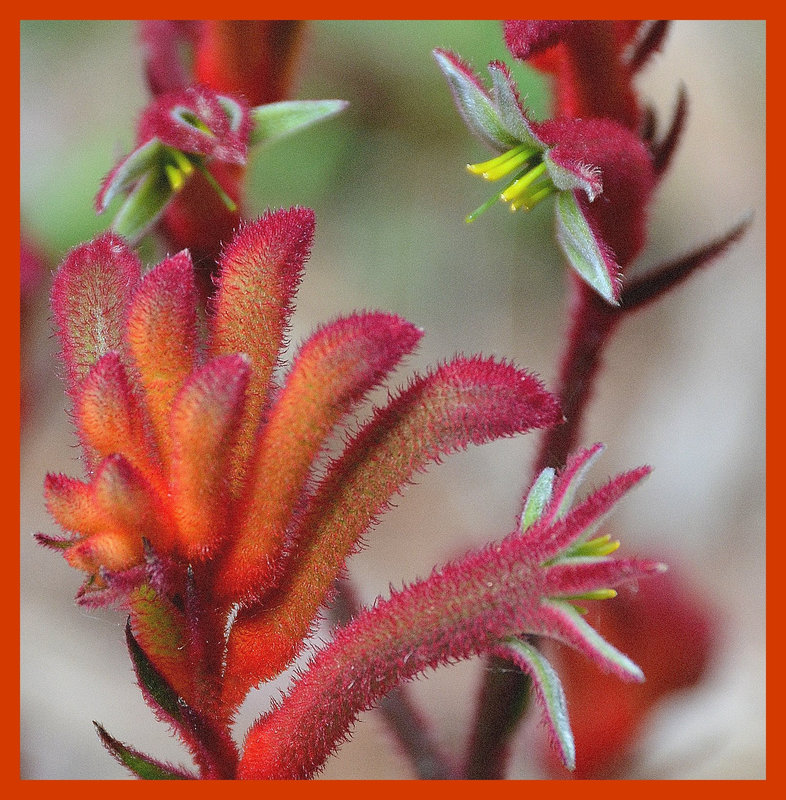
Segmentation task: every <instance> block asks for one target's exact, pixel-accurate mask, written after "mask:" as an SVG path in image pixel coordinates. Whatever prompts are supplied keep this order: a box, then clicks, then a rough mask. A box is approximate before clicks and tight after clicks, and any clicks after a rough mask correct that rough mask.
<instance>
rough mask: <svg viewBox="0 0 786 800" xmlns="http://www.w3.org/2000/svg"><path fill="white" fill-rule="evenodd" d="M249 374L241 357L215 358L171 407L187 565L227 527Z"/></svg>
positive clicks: (175, 497) (173, 487)
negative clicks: (231, 477)
mask: <svg viewBox="0 0 786 800" xmlns="http://www.w3.org/2000/svg"><path fill="white" fill-rule="evenodd" d="M249 371H250V368H249V363H248V358H247V357H246V356H244V355H231V356H223V357H219V358H214V359H212V360H211V361H209V362H208V363H207V364H206V365H205V366H204V367H202V368H201V369H199V370H198V371H197V372H196V373H194V375H193V376H192V377H191V378H190V379H189V380H188V382H187V383H186V385H185V386H184V387H183V389H182V391H181V392H180V393H179V394H178V396H177V397H176V398H175V402H174V403H173V407H172V416H171V439H172V464H171V470H170V492H171V497H172V507H173V509H174V510H175V514H176V516H177V525H178V533H179V541H180V545H179V546H180V548H181V549H182V551H183V554H184V555H185V556H186V557H187V558H188V559H189V560H191V559H200V558H204V557H206V556H207V555H208V554H209V552H210V551H211V550H212V549H213V548H214V547H215V546H216V545H217V544H218V543H219V541H220V540H221V538H222V536H223V533H224V531H225V530H226V527H227V525H228V523H229V522H230V518H229V516H230V515H229V514H228V511H227V503H228V499H229V498H228V481H227V473H228V468H229V463H230V459H231V456H232V446H233V444H234V440H235V435H236V432H237V429H238V426H239V423H240V420H241V417H242V412H243V402H244V399H245V390H246V385H247V383H248V375H249Z"/></svg>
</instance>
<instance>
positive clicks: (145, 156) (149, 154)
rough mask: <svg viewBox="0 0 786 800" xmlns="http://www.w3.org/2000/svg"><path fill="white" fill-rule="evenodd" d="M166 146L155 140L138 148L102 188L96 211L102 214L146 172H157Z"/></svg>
mask: <svg viewBox="0 0 786 800" xmlns="http://www.w3.org/2000/svg"><path fill="white" fill-rule="evenodd" d="M164 150H165V145H164V144H163V142H161V140H160V139H157V138H153V139H151V140H150V141H149V142H146V143H145V144H143V145H142V146H141V147H138V148H137V149H136V150H134V152H133V153H131V155H130V156H128V158H126V160H125V161H123V162H122V163H121V164H120V165H119V166H118V167H117V169H116V170H115V172H114V174H112V175H111V179H110V180H109V183H107V184H106V186H105V187H104V188H102V190H101V192H100V193H99V195H98V198H97V201H96V211H97V212H98V213H99V214H100V213H101V212H103V211H105V210H106V207H107V206H108V205H109V204H110V203H111V202H112V200H114V199H115V197H116V196H117V195H118V194H120V193H121V192H124V191H125V190H126V189H128V188H130V187H131V186H133V185H134V184H135V183H136V182H137V181H138V180H139V179H140V178H141V177H142V176H143V175H144V174H145V173H146V172H151V171H156V170H157V168H158V166H159V164H160V163H161V160H162V158H163V153H164Z"/></svg>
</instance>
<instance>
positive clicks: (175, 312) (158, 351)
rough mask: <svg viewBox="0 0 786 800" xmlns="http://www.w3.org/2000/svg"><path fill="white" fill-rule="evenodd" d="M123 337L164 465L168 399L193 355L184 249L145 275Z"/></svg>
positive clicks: (190, 286) (192, 305)
mask: <svg viewBox="0 0 786 800" xmlns="http://www.w3.org/2000/svg"><path fill="white" fill-rule="evenodd" d="M127 341H128V348H129V350H130V352H131V355H132V357H133V360H134V365H135V367H136V371H137V373H138V376H139V379H140V381H141V384H142V388H143V389H144V399H145V404H146V406H147V411H148V413H149V415H150V420H151V422H152V424H153V431H154V433H155V437H156V442H157V444H158V448H159V451H160V455H161V458H162V461H163V463H164V464H165V465H166V464H168V461H169V450H170V440H169V412H170V409H171V407H172V401H173V400H174V398H175V395H176V394H177V393H178V392H179V391H180V388H181V387H182V385H183V383H184V382H185V380H186V378H187V377H188V376H189V375H190V374H191V371H192V369H193V368H194V366H195V363H196V357H197V342H196V289H195V286H194V270H193V266H192V264H191V258H190V256H189V255H188V253H186V252H182V253H178V254H177V255H174V256H172V257H170V258H168V259H166V260H165V261H162V262H161V263H160V264H159V265H158V266H157V267H154V268H153V269H152V270H151V271H150V272H149V273H148V274H147V275H145V277H144V279H143V280H142V282H141V284H140V286H139V288H138V290H137V292H136V294H135V295H134V298H133V301H132V303H131V307H130V310H129V313H128V331H127Z"/></svg>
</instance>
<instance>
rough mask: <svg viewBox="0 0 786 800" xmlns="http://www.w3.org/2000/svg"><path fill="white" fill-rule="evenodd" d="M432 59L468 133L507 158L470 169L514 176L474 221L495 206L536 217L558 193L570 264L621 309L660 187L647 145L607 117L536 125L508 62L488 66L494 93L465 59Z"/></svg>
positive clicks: (439, 53) (441, 55) (560, 232)
mask: <svg viewBox="0 0 786 800" xmlns="http://www.w3.org/2000/svg"><path fill="white" fill-rule="evenodd" d="M434 54H435V57H436V60H437V63H438V64H439V66H440V68H441V70H442V72H443V73H444V75H445V77H446V78H447V81H448V84H449V86H450V89H451V91H452V93H453V97H454V100H455V102H456V106H457V108H458V110H459V112H460V113H461V116H462V117H463V119H464V121H465V123H466V124H467V127H468V128H469V129H470V131H471V132H472V133H473V134H475V135H476V136H477V137H478V138H479V139H480V140H481V141H483V142H484V143H485V144H486V145H487V146H489V147H490V148H492V149H493V150H495V151H496V152H497V153H499V154H500V155H498V156H497V157H495V158H493V159H491V160H490V161H486V162H483V163H480V164H472V165H469V166H468V169H469V170H470V172H472V173H474V174H477V175H481V176H483V177H484V178H486V179H487V180H499V179H501V178H507V181H506V183H505V185H504V186H503V188H502V189H501V190H500V191H499V192H497V193H496V194H495V195H494V197H492V198H491V200H489V201H488V202H487V203H484V204H483V205H482V206H481V207H480V208H479V209H477V210H476V211H475V212H473V213H472V214H470V215H469V216H468V217H467V221H472V220H473V219H475V218H476V217H477V216H478V215H479V214H480V213H482V212H483V211H485V210H486V209H487V208H489V207H490V206H491V205H493V204H494V203H495V202H497V201H498V200H502V201H504V202H507V203H509V204H510V207H511V209H512V210H514V211H515V210H517V209H519V208H525V209H527V210H529V209H531V208H534V206H536V205H537V204H538V203H540V202H541V201H543V200H544V199H545V198H547V197H549V196H550V195H556V212H557V213H556V218H557V239H558V241H559V244H560V246H561V248H562V250H563V253H564V254H565V257H566V258H567V260H568V262H569V263H570V265H571V266H572V267H573V269H574V270H575V271H576V272H577V273H578V274H579V275H580V276H581V277H582V278H583V279H584V280H585V281H586V282H587V283H588V284H589V285H590V286H592V287H593V288H594V289H595V290H596V291H597V292H598V293H599V294H600V295H601V296H603V297H604V298H605V299H606V300H608V301H609V302H610V303H618V302H619V297H620V289H621V278H622V268H623V266H625V265H627V264H629V263H630V262H631V261H632V260H633V258H634V257H635V256H636V255H637V254H638V253H639V251H640V250H641V248H642V247H643V245H644V243H645V238H646V227H645V223H646V210H647V205H648V203H649V200H650V197H651V194H652V191H653V188H654V184H655V174H654V170H653V164H652V157H651V155H650V153H649V152H648V150H647V148H646V147H645V146H644V144H643V143H642V141H641V140H640V139H638V138H637V137H636V136H635V135H634V134H633V133H632V132H631V131H630V130H629V129H628V128H626V127H625V126H623V125H621V124H619V123H617V122H615V121H613V120H609V119H602V118H599V119H566V118H559V119H554V120H547V121H545V122H540V123H539V122H535V121H533V120H530V119H529V117H528V116H527V114H526V112H525V110H524V108H523V107H522V104H521V102H520V100H519V95H518V90H517V88H516V86H515V84H514V83H513V81H512V79H511V77H510V73H509V71H508V69H507V67H506V66H505V65H504V64H502V63H500V62H492V63H491V64H489V72H490V74H491V80H492V89H491V91H490V92H489V91H487V90H486V88H485V87H484V86H483V84H482V82H481V81H480V79H479V78H478V77H477V76H476V75H475V74H474V72H472V70H471V69H470V68H469V67H468V66H467V65H466V64H465V63H464V62H463V61H461V59H460V58H459V57H458V56H456V55H454V54H453V53H449V52H447V51H444V50H436V51H435V53H434Z"/></svg>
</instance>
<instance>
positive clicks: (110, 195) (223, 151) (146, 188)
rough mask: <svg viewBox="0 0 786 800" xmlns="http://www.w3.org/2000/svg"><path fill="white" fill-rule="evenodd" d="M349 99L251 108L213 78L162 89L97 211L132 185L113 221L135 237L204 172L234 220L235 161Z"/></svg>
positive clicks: (120, 230) (238, 164)
mask: <svg viewBox="0 0 786 800" xmlns="http://www.w3.org/2000/svg"><path fill="white" fill-rule="evenodd" d="M345 106H346V103H345V102H343V101H340V100H301V101H281V102H279V103H269V104H266V105H262V106H258V107H256V108H249V107H248V106H247V105H246V103H245V101H244V100H243V98H242V96H239V95H229V94H220V93H218V92H215V91H213V90H212V89H209V88H208V87H206V86H191V87H188V88H186V89H176V90H173V91H170V92H166V93H164V94H161V95H159V96H157V97H156V98H155V99H154V100H153V101H152V102H151V103H150V105H149V106H148V108H147V109H146V110H145V112H144V113H143V114H142V117H141V119H140V122H139V130H138V134H137V147H136V149H135V150H134V151H133V152H132V153H131V154H130V155H128V156H126V157H125V158H123V159H121V161H120V162H119V163H118V164H117V165H116V166H115V167H114V169H113V170H112V171H111V172H110V173H109V174H108V175H107V176H106V178H105V179H104V181H103V183H102V186H101V189H100V190H99V192H98V194H97V195H96V199H95V207H96V211H98V213H102V212H103V211H105V210H106V209H107V207H108V205H109V204H110V203H111V202H112V200H113V199H114V198H115V197H117V196H119V195H122V194H124V193H126V192H128V196H127V197H126V199H125V200H124V202H123V204H122V206H121V207H120V210H119V211H118V212H117V214H116V216H115V219H114V222H113V225H112V227H113V229H114V230H115V232H116V233H118V234H120V235H121V236H123V237H124V238H127V239H129V240H131V241H134V240H136V239H138V238H139V237H140V236H141V235H142V234H143V233H145V231H147V230H148V228H150V226H151V225H153V224H154V223H155V222H156V220H157V219H158V218H159V217H160V215H161V214H162V212H163V211H164V209H165V208H166V207H167V206H168V205H169V204H170V202H171V201H172V200H173V199H174V198H175V197H176V196H177V195H179V194H180V193H181V192H182V191H183V190H184V189H185V188H186V185H187V183H188V182H189V181H190V180H191V179H192V178H195V177H201V179H202V180H203V181H205V182H206V183H207V185H208V186H209V187H211V189H212V191H213V193H214V198H213V202H214V203H215V201H216V200H217V201H218V203H217V205H218V208H217V209H215V211H216V213H219V214H223V215H224V216H226V215H227V214H228V215H229V218H230V219H231V220H232V221H233V222H232V224H233V227H234V226H236V225H237V224H238V223H239V217H237V216H236V212H237V206H238V202H239V192H240V186H239V183H238V181H237V177H236V176H235V175H234V173H233V169H236V168H238V167H244V166H245V164H246V161H247V158H248V148H249V146H250V145H257V144H262V143H264V142H269V141H272V140H274V139H277V138H280V137H281V136H284V135H288V134H290V133H293V132H294V131H296V130H299V129H301V128H303V127H306V126H307V125H311V124H313V123H315V122H317V121H319V120H321V119H326V118H327V117H330V116H332V115H334V114H336V113H338V112H339V111H341V110H342V109H343V108H344V107H345ZM222 206H223V211H222Z"/></svg>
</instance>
